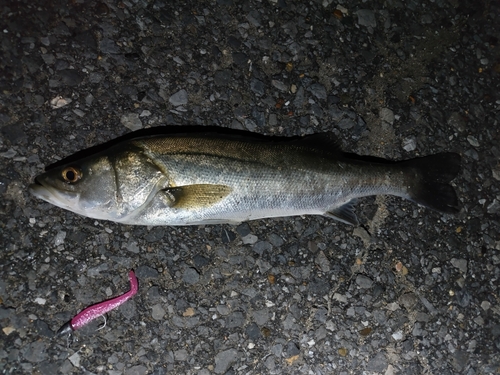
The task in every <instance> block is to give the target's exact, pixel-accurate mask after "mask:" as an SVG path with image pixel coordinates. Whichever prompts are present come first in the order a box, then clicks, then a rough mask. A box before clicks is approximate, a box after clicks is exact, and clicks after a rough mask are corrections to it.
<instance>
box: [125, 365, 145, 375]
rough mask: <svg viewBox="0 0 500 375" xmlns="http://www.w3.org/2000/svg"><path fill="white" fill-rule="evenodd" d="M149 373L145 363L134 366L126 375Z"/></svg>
mask: <svg viewBox="0 0 500 375" xmlns="http://www.w3.org/2000/svg"><path fill="white" fill-rule="evenodd" d="M147 373H148V369H147V367H146V366H143V365H137V366H132V367H130V368H128V369H127V370H126V371H125V375H146V374H147Z"/></svg>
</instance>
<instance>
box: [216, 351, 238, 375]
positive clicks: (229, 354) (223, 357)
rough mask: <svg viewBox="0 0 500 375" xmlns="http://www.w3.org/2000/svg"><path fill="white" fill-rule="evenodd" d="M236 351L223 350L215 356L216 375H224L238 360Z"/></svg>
mask: <svg viewBox="0 0 500 375" xmlns="http://www.w3.org/2000/svg"><path fill="white" fill-rule="evenodd" d="M237 355H238V351H237V350H236V349H229V350H224V351H222V352H219V353H217V355H216V356H215V359H214V360H215V369H214V372H215V373H216V374H225V373H226V372H227V370H229V368H230V367H231V366H232V364H233V363H235V362H236V360H237V359H238V357H237Z"/></svg>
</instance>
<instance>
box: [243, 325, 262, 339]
mask: <svg viewBox="0 0 500 375" xmlns="http://www.w3.org/2000/svg"><path fill="white" fill-rule="evenodd" d="M245 332H246V333H247V336H248V338H249V339H250V340H257V339H258V338H259V337H260V329H259V326H258V325H257V324H256V323H251V324H249V325H248V326H247V328H246V329H245Z"/></svg>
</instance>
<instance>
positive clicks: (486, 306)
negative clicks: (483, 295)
mask: <svg viewBox="0 0 500 375" xmlns="http://www.w3.org/2000/svg"><path fill="white" fill-rule="evenodd" d="M490 307H491V303H490V302H488V301H483V302H481V308H482V309H483V310H484V311H488V310H489V309H490Z"/></svg>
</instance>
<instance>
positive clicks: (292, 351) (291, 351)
mask: <svg viewBox="0 0 500 375" xmlns="http://www.w3.org/2000/svg"><path fill="white" fill-rule="evenodd" d="M286 354H287V357H293V356H296V355H299V354H300V349H299V347H298V346H297V344H295V343H294V342H293V341H290V342H289V343H288V345H287V347H286Z"/></svg>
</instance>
